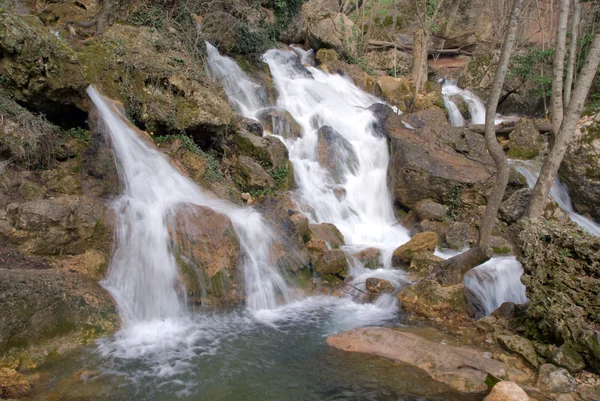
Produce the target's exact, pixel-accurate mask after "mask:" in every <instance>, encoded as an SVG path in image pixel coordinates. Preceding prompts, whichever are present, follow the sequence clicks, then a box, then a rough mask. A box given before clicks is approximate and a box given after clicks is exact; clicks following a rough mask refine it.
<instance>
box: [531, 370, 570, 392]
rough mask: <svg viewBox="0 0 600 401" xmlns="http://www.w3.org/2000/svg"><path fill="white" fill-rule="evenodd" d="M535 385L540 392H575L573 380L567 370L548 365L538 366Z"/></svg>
mask: <svg viewBox="0 0 600 401" xmlns="http://www.w3.org/2000/svg"><path fill="white" fill-rule="evenodd" d="M536 385H537V387H538V388H539V389H540V390H542V391H548V392H551V393H559V394H563V393H572V392H574V391H575V390H577V384H576V383H575V379H574V378H573V376H571V375H570V374H569V371H568V370H566V369H564V368H559V367H556V366H554V365H552V364H549V363H545V364H543V365H542V366H540V370H539V373H538V380H537V384H536Z"/></svg>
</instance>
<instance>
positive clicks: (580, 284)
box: [514, 219, 600, 372]
mask: <svg viewBox="0 0 600 401" xmlns="http://www.w3.org/2000/svg"><path fill="white" fill-rule="evenodd" d="M514 232H515V237H516V240H515V246H516V247H517V248H518V249H517V252H516V254H517V255H518V256H517V259H518V260H519V262H521V265H522V266H523V270H524V273H523V276H522V277H521V282H522V283H523V284H524V285H525V286H526V288H527V292H526V295H527V298H528V300H529V302H528V304H527V307H526V308H525V312H524V317H525V318H524V321H525V322H526V323H525V325H526V330H527V333H528V335H530V336H532V337H533V338H535V339H536V340H537V341H540V342H544V343H547V344H557V345H562V344H564V343H567V344H569V345H570V346H572V347H573V348H575V349H576V350H577V352H578V353H579V354H580V355H581V356H582V357H583V359H584V360H585V362H586V365H587V366H588V367H589V368H590V369H591V370H592V371H594V372H600V344H599V342H598V326H597V321H598V320H597V319H598V316H600V306H599V305H598V304H597V303H596V302H595V301H594V300H596V299H597V294H598V288H600V278H599V277H600V276H599V275H598V266H600V239H599V238H597V237H592V236H590V235H588V234H586V233H583V232H582V231H581V230H580V229H579V228H577V227H576V226H574V225H571V223H569V222H554V221H552V220H541V219H540V220H536V221H532V220H529V219H522V220H520V221H519V223H517V225H516V227H515V231H514ZM540 250H543V251H540Z"/></svg>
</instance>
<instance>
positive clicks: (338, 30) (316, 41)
mask: <svg viewBox="0 0 600 401" xmlns="http://www.w3.org/2000/svg"><path fill="white" fill-rule="evenodd" d="M319 3H321V1H319V0H316V1H315V0H311V1H309V2H307V3H305V4H304V5H303V6H302V14H303V17H304V21H303V28H304V30H305V31H306V35H307V38H308V42H309V43H310V46H311V47H312V48H313V49H320V48H322V47H327V48H333V49H336V50H337V51H338V52H340V53H347V54H354V53H355V52H356V45H357V41H356V38H355V36H354V35H353V32H354V22H352V20H351V19H350V18H348V17H347V16H346V15H345V14H343V13H340V12H337V11H339V7H338V10H332V9H331V8H323V6H322V5H321V4H319Z"/></svg>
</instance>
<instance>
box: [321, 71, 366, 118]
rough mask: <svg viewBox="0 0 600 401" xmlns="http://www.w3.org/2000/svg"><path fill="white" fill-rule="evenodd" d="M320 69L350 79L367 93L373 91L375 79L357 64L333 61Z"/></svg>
mask: <svg viewBox="0 0 600 401" xmlns="http://www.w3.org/2000/svg"><path fill="white" fill-rule="evenodd" d="M320 68H321V69H322V70H323V71H326V72H328V73H330V74H339V75H342V76H345V77H348V78H350V79H351V80H352V82H354V84H355V85H356V86H358V87H359V88H362V89H363V90H364V91H366V92H371V90H372V86H373V78H372V77H371V76H370V75H369V74H367V73H366V72H364V71H363V69H362V68H360V67H359V66H358V65H356V64H348V63H346V62H344V61H342V60H331V61H329V62H328V63H327V64H321V65H320ZM317 128H318V127H317Z"/></svg>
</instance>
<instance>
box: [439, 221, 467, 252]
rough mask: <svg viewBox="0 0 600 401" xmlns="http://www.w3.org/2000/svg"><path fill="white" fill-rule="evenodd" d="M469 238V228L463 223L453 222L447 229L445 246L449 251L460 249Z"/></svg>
mask: <svg viewBox="0 0 600 401" xmlns="http://www.w3.org/2000/svg"><path fill="white" fill-rule="evenodd" d="M470 236H471V226H469V225H468V224H467V223H463V222H459V221H457V222H455V223H452V225H451V226H450V227H449V228H448V230H447V231H446V235H445V240H446V244H447V245H448V248H451V249H462V248H464V247H465V245H466V244H467V242H468V241H469V238H470Z"/></svg>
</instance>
